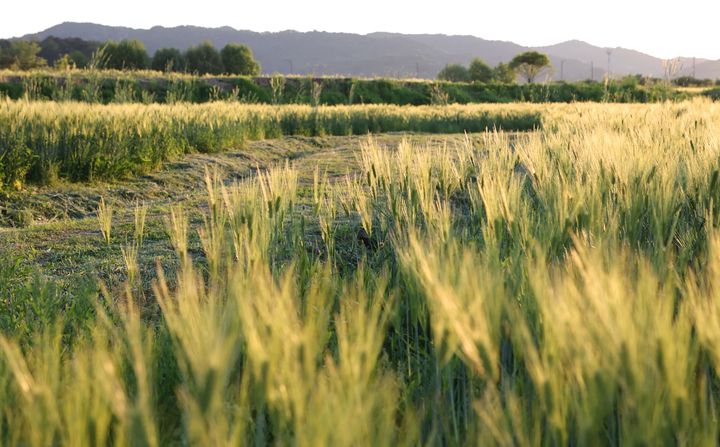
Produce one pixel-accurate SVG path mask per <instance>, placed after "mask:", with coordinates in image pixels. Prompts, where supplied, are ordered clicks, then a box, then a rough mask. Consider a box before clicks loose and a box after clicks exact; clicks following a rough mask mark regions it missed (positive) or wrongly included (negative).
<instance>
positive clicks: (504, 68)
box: [438, 51, 550, 84]
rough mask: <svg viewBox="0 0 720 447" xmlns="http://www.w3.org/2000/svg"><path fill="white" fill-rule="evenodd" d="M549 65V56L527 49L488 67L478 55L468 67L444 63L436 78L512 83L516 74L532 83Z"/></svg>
mask: <svg viewBox="0 0 720 447" xmlns="http://www.w3.org/2000/svg"><path fill="white" fill-rule="evenodd" d="M549 67H550V58H549V57H548V56H547V55H546V54H542V53H538V52H537V51H527V52H525V53H520V54H518V55H517V56H515V57H514V58H513V59H512V60H511V61H510V62H509V63H507V64H506V63H502V62H501V63H499V64H498V65H497V66H496V67H494V68H493V67H490V66H489V65H488V64H487V63H486V62H485V61H484V60H482V59H480V58H479V57H477V58H475V59H473V60H472V61H471V62H470V66H469V67H465V66H463V65H460V64H450V65H446V66H445V68H443V69H442V70H441V71H440V73H438V79H440V80H442V81H450V82H485V83H488V82H499V83H503V84H512V83H514V82H515V81H516V79H517V76H518V75H519V76H521V77H522V78H523V79H524V80H525V81H526V82H528V83H533V82H534V81H535V79H536V78H537V77H538V76H539V75H540V74H541V73H542V72H543V71H544V70H545V69H546V68H549Z"/></svg>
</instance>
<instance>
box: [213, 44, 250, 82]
mask: <svg viewBox="0 0 720 447" xmlns="http://www.w3.org/2000/svg"><path fill="white" fill-rule="evenodd" d="M220 57H221V58H222V63H223V67H225V73H229V74H237V75H243V76H256V75H258V74H260V64H259V63H258V62H257V61H256V60H255V58H254V57H253V53H252V50H251V49H250V48H248V47H247V46H246V45H239V44H236V43H229V44H227V45H225V47H224V48H223V49H222V51H220Z"/></svg>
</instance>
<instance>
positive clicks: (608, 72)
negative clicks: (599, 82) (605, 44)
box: [606, 48, 612, 80]
mask: <svg viewBox="0 0 720 447" xmlns="http://www.w3.org/2000/svg"><path fill="white" fill-rule="evenodd" d="M606 52H607V57H608V62H607V78H608V80H609V79H610V76H611V73H610V56H611V55H612V50H611V49H610V48H608V49H607V50H606Z"/></svg>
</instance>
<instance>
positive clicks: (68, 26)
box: [22, 22, 720, 81]
mask: <svg viewBox="0 0 720 447" xmlns="http://www.w3.org/2000/svg"><path fill="white" fill-rule="evenodd" d="M49 36H55V37H65V38H66V37H79V38H82V39H85V40H91V41H105V40H122V39H139V40H141V41H143V42H144V43H145V45H146V46H147V48H148V50H149V51H150V52H151V53H152V52H154V51H156V50H158V49H159V48H164V47H176V48H180V49H186V48H188V47H190V46H192V45H196V44H198V43H200V42H202V41H204V40H209V41H211V42H212V43H213V44H214V45H215V46H217V47H222V46H224V45H225V44H227V43H229V42H238V43H243V44H246V45H248V46H250V47H251V48H252V49H253V52H254V53H255V55H256V57H257V58H258V60H259V61H260V62H261V64H262V67H263V71H264V72H266V73H273V72H278V73H296V74H317V75H335V74H338V75H350V76H394V77H420V78H434V77H435V76H436V75H437V73H438V72H439V71H440V70H441V69H442V67H444V66H445V65H447V64H451V63H462V64H467V63H468V62H469V61H470V60H471V59H472V58H474V57H482V58H483V59H485V60H486V61H487V62H488V63H490V64H491V65H496V64H497V63H499V62H507V61H509V60H510V59H511V58H512V57H513V56H514V55H516V54H517V53H519V52H522V51H527V50H530V49H537V50H539V51H543V52H546V53H548V54H549V55H550V59H551V61H552V63H553V66H554V70H553V73H552V76H553V77H554V79H560V78H563V79H565V80H570V81H574V80H582V79H588V78H590V77H594V78H595V79H601V78H602V77H603V76H604V75H605V70H606V68H607V63H608V60H607V59H608V58H607V51H606V49H605V48H601V47H596V46H593V45H590V44H588V43H585V42H581V41H577V40H573V41H568V42H563V43H559V44H556V45H550V46H546V47H538V48H530V47H524V46H521V45H518V44H515V43H512V42H504V41H493V40H485V39H481V38H479V37H474V36H448V35H442V34H398V33H371V34H366V35H359V34H349V33H330V32H321V31H311V32H298V31H281V32H273V33H270V32H262V33H261V32H255V31H246V30H236V29H234V28H231V27H222V28H202V27H197V26H178V27H171V28H166V27H161V26H156V27H153V28H150V29H134V28H127V27H114V26H104V25H97V24H93V23H70V22H67V23H62V24H60V25H56V26H53V27H51V28H48V29H46V30H44V31H41V32H39V33H36V34H29V35H26V36H23V37H22V38H23V39H38V40H41V39H44V38H46V37H49ZM692 64H693V61H692V58H685V59H683V63H682V67H681V70H680V72H679V73H678V74H691V73H692ZM695 70H696V74H697V76H698V77H709V78H716V77H718V76H720V62H718V61H707V60H704V59H698V60H696V61H695ZM610 71H611V72H612V73H613V74H615V75H625V74H642V75H648V76H658V77H659V76H663V74H664V68H663V62H662V60H661V59H659V58H656V57H653V56H650V55H647V54H644V53H641V52H638V51H634V50H628V49H624V48H614V49H612V54H611V64H610Z"/></svg>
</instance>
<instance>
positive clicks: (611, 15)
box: [0, 0, 720, 59]
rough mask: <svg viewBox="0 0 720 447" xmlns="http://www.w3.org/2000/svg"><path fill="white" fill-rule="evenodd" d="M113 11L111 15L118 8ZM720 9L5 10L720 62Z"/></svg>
mask: <svg viewBox="0 0 720 447" xmlns="http://www.w3.org/2000/svg"><path fill="white" fill-rule="evenodd" d="M111 5H112V6H111ZM718 13H720V0H684V1H677V0H674V1H672V2H671V1H668V0H654V1H653V0H602V1H598V0H595V1H593V2H589V1H585V0H574V1H573V0H493V1H484V0H475V1H467V0H466V1H461V0H442V1H425V0H415V1H409V0H401V1H395V0H360V1H342V0H335V1H331V0H265V1H263V0H251V1H239V0H236V1H230V0H204V1H192V2H186V1H179V0H178V1H155V0H121V1H114V2H105V1H99V0H63V1H57V0H52V1H51V0H24V1H13V0H10V1H8V2H5V4H4V5H3V7H2V15H0V37H13V36H20V35H23V34H27V33H33V32H37V31H41V30H43V29H46V28H48V27H50V26H52V25H55V24H58V23H60V22H63V21H75V22H95V23H100V24H104V25H122V26H130V27H133V28H149V27H152V26H154V25H163V26H175V25H198V26H212V27H215V26H224V25H227V26H231V27H233V28H237V29H249V30H253V31H279V30H285V29H295V30H298V31H310V30H319V31H343V32H352V33H362V34H364V33H369V32H373V31H393V32H403V33H444V34H471V35H474V36H478V37H482V38H485V39H495V40H509V41H513V42H517V43H519V44H523V45H530V46H540V45H547V44H552V43H558V42H561V41H564V40H569V39H580V40H585V41H587V42H589V43H592V44H594V45H599V46H607V47H616V46H622V47H626V48H632V49H637V50H640V51H643V52H646V53H649V54H652V55H654V56H658V57H663V58H671V57H675V56H680V55H682V56H698V57H706V58H710V59H720V34H719V33H718V31H717V30H718V28H717V26H718V25H717V21H718V16H719V14H718Z"/></svg>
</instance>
